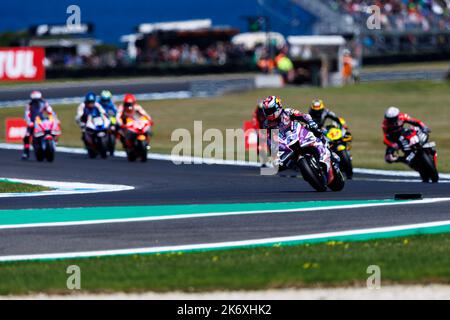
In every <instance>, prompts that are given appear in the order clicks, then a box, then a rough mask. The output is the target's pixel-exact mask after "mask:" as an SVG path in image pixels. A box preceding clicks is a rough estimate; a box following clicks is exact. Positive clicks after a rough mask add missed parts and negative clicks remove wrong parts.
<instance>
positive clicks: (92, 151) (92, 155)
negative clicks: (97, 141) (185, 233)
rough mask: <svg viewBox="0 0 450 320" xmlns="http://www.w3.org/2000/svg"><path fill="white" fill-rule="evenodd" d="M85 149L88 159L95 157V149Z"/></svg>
mask: <svg viewBox="0 0 450 320" xmlns="http://www.w3.org/2000/svg"><path fill="white" fill-rule="evenodd" d="M87 151H88V156H89V158H90V159H95V158H96V157H97V152H96V151H95V150H93V149H91V148H89V149H87Z"/></svg>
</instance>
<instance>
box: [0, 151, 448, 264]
mask: <svg viewBox="0 0 450 320" xmlns="http://www.w3.org/2000/svg"><path fill="white" fill-rule="evenodd" d="M32 158H33V157H32ZM19 159H20V152H18V151H16V150H0V168H2V170H1V176H2V177H9V178H24V179H42V180H56V181H76V182H92V183H107V184H126V185H130V186H134V187H135V189H134V190H129V191H120V192H111V193H99V194H85V195H62V196H41V197H28V198H0V209H2V210H3V209H29V208H58V207H60V208H64V207H91V206H129V205H130V206H135V205H173V204H202V203H251V202H290V201H295V202H301V201H312V200H357V199H362V200H370V199H392V198H393V195H394V193H415V192H421V193H423V195H424V197H425V198H443V197H449V196H450V192H449V191H450V184H449V183H446V182H444V183H439V184H422V183H419V182H413V181H412V179H411V178H395V179H392V178H388V177H383V176H375V175H356V176H355V179H354V180H352V181H347V185H346V187H345V189H344V191H342V192H338V193H335V192H331V191H330V192H325V193H317V192H315V191H313V190H312V188H311V187H310V186H309V185H308V184H306V183H305V182H304V181H303V180H301V179H298V178H292V177H280V176H261V175H260V174H259V169H258V168H252V167H243V166H226V165H194V164H192V165H174V164H173V163H172V162H170V161H157V160H149V162H147V163H128V162H127V160H126V159H124V158H113V159H107V160H100V159H97V160H90V159H88V158H87V156H86V155H81V154H67V153H59V154H57V159H56V161H55V162H54V163H51V164H50V163H38V162H36V161H35V160H30V161H20V160H19ZM449 208H450V206H449V202H437V203H428V204H416V205H396V206H388V207H367V208H354V209H334V210H322V211H309V212H308V211H306V212H292V213H270V212H269V213H261V214H254V215H233V216H217V217H201V218H189V219H175V220H161V221H145V222H142V221H141V222H125V223H102V224H93V225H76V226H61V227H59V226H58V227H57V226H52V227H32V228H19V229H2V230H0V238H1V241H0V256H5V255H20V254H38V253H52V252H73V251H88V250H109V249H126V248H139V247H149V246H169V245H183V244H195V243H208V242H223V241H234V240H249V239H260V238H267V237H281V236H291V235H302V234H312V233H321V232H331V231H342V230H352V229H361V228H373V227H384V226H396V225H405V224H414V223H422V222H433V221H443V220H450V209H449ZM0 214H1V212H0Z"/></svg>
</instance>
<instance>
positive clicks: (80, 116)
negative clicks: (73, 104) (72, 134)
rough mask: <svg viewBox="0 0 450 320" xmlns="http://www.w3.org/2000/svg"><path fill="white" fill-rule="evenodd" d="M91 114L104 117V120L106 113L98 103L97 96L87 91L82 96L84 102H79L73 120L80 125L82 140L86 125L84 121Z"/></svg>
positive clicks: (106, 116)
mask: <svg viewBox="0 0 450 320" xmlns="http://www.w3.org/2000/svg"><path fill="white" fill-rule="evenodd" d="M91 114H96V115H99V116H101V117H103V118H104V120H106V119H107V118H108V115H107V114H106V111H105V109H103V107H102V106H101V104H100V103H98V102H97V97H96V95H95V93H93V92H88V93H87V94H86V96H85V97H84V102H82V103H80V105H79V106H78V109H77V115H76V117H75V121H76V122H77V123H78V125H79V126H80V127H81V130H82V133H81V139H82V140H83V141H84V129H85V127H86V121H87V120H88V116H89V115H91Z"/></svg>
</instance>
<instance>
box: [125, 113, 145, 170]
mask: <svg viewBox="0 0 450 320" xmlns="http://www.w3.org/2000/svg"><path fill="white" fill-rule="evenodd" d="M125 123H126V124H125V130H124V135H125V151H126V153H127V158H128V161H131V162H133V161H136V159H140V160H141V162H146V161H147V151H148V150H149V149H150V129H151V125H152V124H151V122H150V120H148V119H147V118H145V117H140V118H138V119H134V118H131V117H129V118H127V119H126V122H125Z"/></svg>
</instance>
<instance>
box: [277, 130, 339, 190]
mask: <svg viewBox="0 0 450 320" xmlns="http://www.w3.org/2000/svg"><path fill="white" fill-rule="evenodd" d="M278 140H279V153H278V156H279V161H280V163H281V165H282V166H285V167H286V168H291V169H294V170H297V171H300V172H301V174H302V176H303V179H304V180H305V181H307V182H308V183H309V184H310V185H311V186H312V187H313V188H314V189H315V190H316V191H319V192H324V191H326V190H327V187H328V188H330V190H332V191H341V190H342V189H343V188H344V186H345V179H344V176H343V175H342V173H341V171H340V169H339V164H338V163H334V162H332V161H331V151H330V150H329V148H328V145H327V142H326V141H325V143H322V141H321V140H320V139H319V138H317V137H316V136H315V135H314V133H312V132H311V131H310V130H309V129H308V128H307V127H306V126H304V125H302V124H300V123H298V122H294V123H293V130H290V131H288V132H287V134H283V133H280V134H279V137H278Z"/></svg>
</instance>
